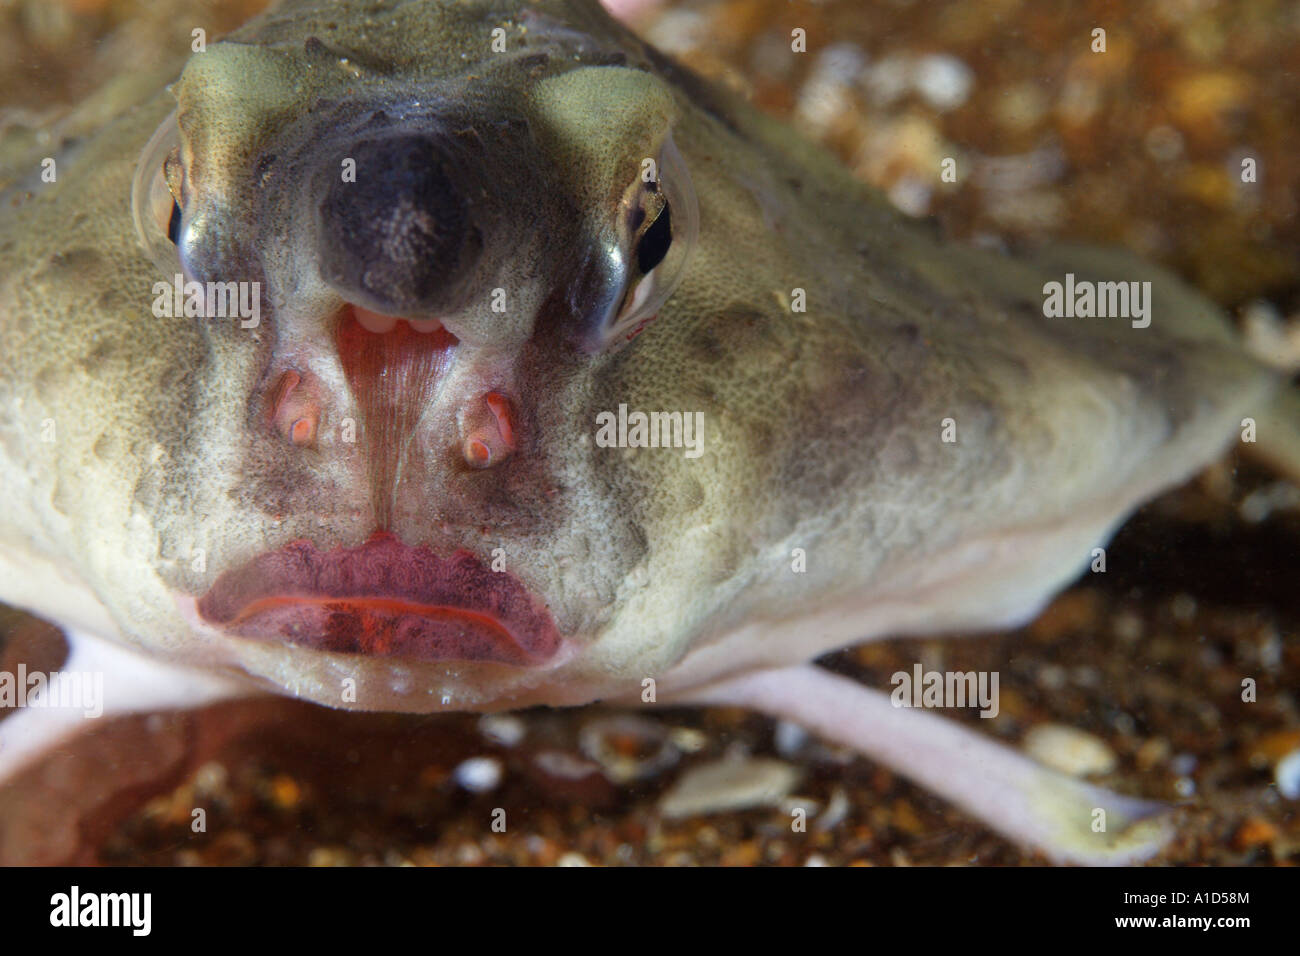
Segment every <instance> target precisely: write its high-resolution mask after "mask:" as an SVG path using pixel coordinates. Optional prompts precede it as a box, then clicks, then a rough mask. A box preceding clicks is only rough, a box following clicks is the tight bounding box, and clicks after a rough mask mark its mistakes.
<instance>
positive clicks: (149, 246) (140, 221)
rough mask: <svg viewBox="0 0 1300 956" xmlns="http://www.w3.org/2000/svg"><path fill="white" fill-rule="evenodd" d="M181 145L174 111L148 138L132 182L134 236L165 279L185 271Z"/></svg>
mask: <svg viewBox="0 0 1300 956" xmlns="http://www.w3.org/2000/svg"><path fill="white" fill-rule="evenodd" d="M180 146H181V140H180V129H179V128H178V127H177V125H176V114H175V113H173V114H171V115H170V116H168V117H167V119H166V120H164V121H163V124H162V125H161V126H159V127H158V129H157V131H156V132H155V133H154V134H153V136H152V137H150V139H149V142H148V144H147V145H146V146H145V148H144V152H143V153H142V154H141V156H140V162H139V163H138V164H137V165H136V168H135V176H134V178H133V180H132V182H131V215H132V218H133V219H134V220H135V232H136V235H137V236H138V237H139V239H140V244H141V246H142V247H143V249H144V252H145V255H146V256H148V257H149V260H150V261H151V262H152V263H153V264H154V266H155V267H156V268H157V269H158V270H159V271H160V272H161V273H162V274H163V275H164V276H166V277H167V278H171V277H172V276H174V275H176V274H177V273H183V272H184V271H185V270H184V269H183V268H182V266H181V257H180V249H179V247H180V244H181V239H182V237H183V235H184V229H185V225H184V224H185V219H184V216H185V210H184V206H183V204H182V202H181V198H182V185H183V180H184V170H183V168H182V164H181V158H180Z"/></svg>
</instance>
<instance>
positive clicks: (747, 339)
mask: <svg viewBox="0 0 1300 956" xmlns="http://www.w3.org/2000/svg"><path fill="white" fill-rule="evenodd" d="M128 92H129V93H130V97H129V102H127V103H126V104H124V105H121V106H120V107H119V108H117V109H116V110H114V109H111V108H109V107H107V106H102V105H99V106H97V107H96V109H95V110H94V111H91V112H93V117H94V124H97V125H94V128H93V129H88V131H87V132H86V133H85V135H84V136H82V137H80V138H79V139H78V140H77V141H76V142H75V144H70V145H69V146H68V147H67V148H66V150H65V151H64V152H63V153H62V154H60V155H59V156H58V157H56V158H57V161H58V177H57V180H56V181H55V182H49V183H46V182H38V181H36V180H35V179H33V178H32V177H31V176H30V175H29V176H27V177H26V178H24V179H21V180H18V179H17V178H16V177H15V176H13V175H10V176H7V177H6V179H8V180H10V181H11V182H13V183H14V184H13V185H11V186H10V187H9V188H8V190H7V191H6V193H5V195H4V196H3V209H4V211H3V214H2V218H0V250H3V253H4V260H5V264H6V265H5V270H4V275H3V276H2V277H0V482H3V487H4V493H5V497H6V498H7V499H8V502H9V506H8V507H7V508H6V509H5V510H4V512H3V515H2V516H0V574H2V578H0V580H2V581H3V583H2V584H0V600H3V601H4V602H5V603H8V604H11V605H13V606H16V607H19V608H22V609H25V610H27V611H30V612H31V613H33V614H36V615H38V616H40V617H44V618H46V619H49V620H51V621H54V622H57V623H58V624H60V625H61V626H63V627H64V628H65V629H67V630H68V631H69V632H70V633H72V634H74V635H76V641H77V642H80V643H84V644H85V645H86V646H91V647H94V648H96V650H95V651H94V653H97V654H100V655H106V657H105V658H104V659H111V660H123V661H125V660H129V661H131V662H132V663H131V664H129V665H125V666H126V670H128V671H129V670H131V668H133V667H138V668H140V670H141V673H143V674H146V675H147V674H148V673H149V668H150V667H154V666H156V667H157V668H160V671H159V673H165V674H167V675H170V676H169V677H168V680H170V681H172V684H173V686H175V687H183V688H187V691H186V693H188V694H190V697H189V702H191V703H192V702H194V701H195V700H206V699H211V698H212V697H216V696H224V695H231V694H238V693H253V692H265V691H270V692H273V693H279V694H285V695H290V696H295V697H301V698H305V699H307V700H311V701H314V702H316V703H319V704H322V705H325V706H330V707H342V708H351V709H359V710H390V711H409V712H434V711H441V710H481V711H492V710H504V709H513V708H519V707H526V706H532V705H538V704H544V705H554V706H564V705H578V704H584V703H588V702H591V701H596V700H606V701H614V702H625V703H629V704H633V705H636V704H639V703H641V702H644V701H647V700H657V701H673V700H676V701H692V700H699V701H722V702H726V701H732V700H741V701H743V702H746V703H749V704H750V705H752V706H756V707H758V708H760V709H765V710H768V711H769V712H773V713H784V714H787V715H790V716H793V717H795V718H796V719H803V720H804V721H805V722H806V723H809V724H812V725H814V726H817V727H818V728H819V729H821V730H822V731H823V732H825V733H828V734H829V735H831V736H834V735H835V726H842V727H845V728H848V727H850V725H852V724H853V723H854V719H855V718H854V717H853V716H852V715H851V714H849V711H852V710H853V709H854V705H853V704H852V702H851V701H852V700H853V699H854V698H853V695H852V694H851V693H849V692H848V691H847V690H846V689H844V688H842V687H840V685H838V684H836V685H834V689H835V693H833V694H830V695H828V697H827V700H831V699H838V695H839V694H840V692H841V691H843V692H844V694H845V696H844V700H845V704H844V707H845V708H846V710H844V711H842V712H838V713H841V716H843V718H844V719H843V720H838V718H836V717H835V715H834V714H827V713H818V714H811V713H807V712H806V705H803V706H804V709H801V705H800V704H799V703H798V702H796V701H791V700H788V699H783V697H782V694H781V690H780V688H781V687H782V686H789V687H795V686H800V687H802V686H803V685H804V684H805V683H806V682H808V681H811V682H812V686H813V687H816V686H818V682H819V680H820V678H818V677H816V676H815V673H817V672H815V671H814V670H813V669H811V668H808V667H806V666H805V665H806V664H807V662H809V661H812V660H813V659H815V658H817V657H818V656H820V655H822V654H825V653H827V652H829V651H832V650H835V649H838V648H842V647H845V646H849V645H851V644H853V643H856V642H860V641H864V640H870V639H876V638H882V637H888V636H896V635H901V634H912V633H931V632H935V631H954V630H979V629H987V628H991V627H997V626H1004V625H1007V624H1012V623H1016V622H1021V621H1024V620H1026V619H1028V618H1030V617H1032V616H1033V615H1034V614H1035V613H1036V611H1037V610H1038V609H1039V608H1040V607H1041V606H1042V604H1043V603H1044V602H1045V601H1046V600H1047V599H1049V598H1050V597H1051V596H1052V595H1053V594H1054V593H1055V592H1056V591H1057V590H1059V589H1060V588H1061V587H1063V586H1064V585H1066V584H1067V583H1069V581H1070V580H1071V579H1072V578H1073V577H1074V576H1076V575H1077V574H1078V573H1079V572H1080V571H1081V570H1082V569H1083V568H1084V567H1085V566H1086V565H1087V563H1088V561H1089V560H1090V559H1091V557H1092V549H1094V548H1095V547H1099V546H1103V545H1104V544H1105V542H1106V540H1107V538H1108V536H1109V535H1110V534H1111V532H1112V531H1113V530H1114V529H1115V528H1116V527H1117V526H1118V524H1119V523H1121V522H1122V521H1123V519H1124V518H1125V517H1126V516H1127V515H1128V514H1129V513H1130V512H1131V511H1132V510H1133V509H1134V508H1136V507H1137V506H1138V505H1139V504H1140V503H1142V502H1143V501H1145V500H1146V499H1148V498H1150V497H1151V496H1152V495H1154V494H1155V493H1157V492H1158V491H1160V490H1162V489H1164V488H1166V487H1169V486H1171V485H1173V484H1176V483H1178V482H1181V481H1183V480H1185V479H1186V478H1187V477H1188V476H1190V475H1191V474H1192V473H1194V472H1195V471H1196V470H1197V469H1198V468H1200V467H1201V466H1203V465H1204V464H1205V463H1206V462H1208V461H1210V460H1211V459H1213V458H1214V457H1215V456H1216V455H1218V454H1219V453H1220V452H1221V451H1222V450H1223V448H1224V447H1225V446H1226V445H1227V444H1228V443H1229V442H1231V441H1232V440H1233V439H1234V437H1235V435H1236V432H1237V430H1238V428H1239V427H1240V424H1241V421H1242V419H1243V418H1247V417H1249V416H1250V415H1252V414H1257V413H1259V411H1260V410H1261V409H1262V408H1263V406H1264V405H1265V404H1266V402H1267V401H1268V398H1269V396H1270V394H1271V393H1272V392H1273V390H1274V389H1275V388H1276V387H1277V376H1276V374H1275V373H1273V372H1270V371H1268V370H1266V369H1265V368H1263V367H1262V366H1261V365H1259V364H1258V363H1257V362H1256V361H1255V360H1254V359H1252V358H1251V357H1250V356H1249V355H1248V354H1247V353H1246V352H1245V351H1244V349H1243V348H1242V347H1241V345H1240V343H1239V342H1238V341H1237V340H1236V338H1235V336H1234V334H1233V332H1232V331H1231V329H1230V328H1229V326H1228V325H1227V323H1226V322H1225V321H1224V320H1223V317H1222V316H1221V314H1219V313H1218V311H1217V310H1216V309H1215V308H1214V307H1213V306H1211V305H1210V304H1209V303H1208V302H1206V301H1205V300H1203V299H1202V298H1201V297H1199V296H1198V295H1197V294H1196V293H1195V292H1193V291H1192V290H1190V289H1188V288H1187V287H1186V286H1184V285H1183V284H1181V283H1180V282H1179V281H1178V280H1177V279H1176V278H1175V277H1173V276H1171V275H1169V274H1167V273H1165V272H1163V271H1162V270H1159V269H1157V268H1155V267H1153V266H1150V265H1147V264H1144V263H1141V262H1139V261H1137V260H1134V259H1132V258H1131V257H1128V256H1126V255H1123V254H1120V253H1117V252H1110V251H1105V250H1097V249H1092V248H1088V247H1082V246H1057V247H1051V248H1047V249H1040V250H1034V251H1026V252H1023V253H1021V254H1018V255H1006V254H1002V253H998V252H994V251H990V250H986V249H977V248H974V247H971V246H967V245H960V244H955V243H948V242H944V241H942V240H941V239H940V238H939V237H938V236H937V235H936V234H935V233H934V231H933V229H932V228H931V227H930V226H928V225H927V224H925V223H921V222H917V221H914V220H912V219H909V218H907V217H905V216H903V215H901V214H900V213H899V212H897V211H896V210H895V209H893V208H892V207H891V206H890V205H889V204H888V203H887V202H886V201H885V200H884V199H882V198H881V197H880V196H879V195H878V194H877V193H875V192H874V191H873V190H871V189H870V188H869V187H867V186H865V185H863V184H861V183H860V182H858V181H856V180H855V179H854V178H853V177H852V176H851V175H850V174H849V173H848V172H847V171H846V170H844V169H843V168H842V167H841V166H840V165H839V164H838V163H837V162H836V161H835V160H834V159H832V158H830V157H829V156H828V155H826V154H824V153H822V152H821V151H820V150H819V149H818V148H816V147H814V146H812V145H810V144H807V143H805V142H804V141H802V140H801V139H799V138H798V137H797V136H795V135H793V134H792V133H791V132H790V131H789V130H788V129H787V128H785V127H784V126H782V125H780V124H778V123H776V122H775V121H773V120H771V119H769V118H767V117H765V116H763V115H762V114H760V113H758V112H757V111H756V110H754V109H753V108H751V107H750V106H748V105H747V104H745V103H743V102H741V101H740V100H739V99H737V98H735V97H734V96H731V95H730V94H727V93H725V92H723V91H721V90H718V89H715V88H714V87H711V86H709V85H707V84H706V83H704V82H703V81H701V80H700V79H698V78H697V77H695V76H694V75H693V74H691V73H689V72H688V71H686V70H684V69H683V68H681V67H679V66H677V65H676V64H674V63H673V62H672V61H670V60H669V59H667V58H666V57H664V56H663V55H662V54H660V53H658V52H657V51H655V50H654V49H652V48H651V47H649V46H647V45H646V44H645V43H644V42H642V41H641V40H639V39H638V38H637V37H636V36H635V35H633V34H632V33H631V32H630V31H629V30H628V29H627V28H626V27H624V26H622V25H621V24H619V23H617V22H616V21H614V20H612V19H610V18H609V17H608V16H607V15H606V14H605V13H603V12H602V11H601V9H600V8H599V7H598V6H597V5H596V4H595V3H594V2H588V0H547V2H539V3H516V2H496V0H493V2H463V3H451V2H444V0H422V2H390V3H383V4H375V3H373V2H366V3H353V2H348V0H342V2H336V3H324V2H319V0H315V2H286V3H283V4H281V5H280V6H278V7H276V8H275V9H274V10H272V11H271V12H269V13H267V14H265V15H263V16H261V17H259V18H257V19H256V20H254V21H252V22H251V23H249V24H248V25H247V26H245V27H243V28H242V29H240V30H239V31H237V32H235V33H234V34H232V35H231V36H229V37H227V38H225V39H223V40H221V41H219V42H213V43H209V44H208V45H207V46H206V49H204V50H203V51H202V52H196V53H194V54H193V55H192V56H190V57H189V58H188V61H187V62H186V63H185V65H184V68H183V71H181V72H180V73H179V79H177V81H176V82H175V83H174V84H172V85H171V86H169V87H166V88H159V89H152V90H150V89H149V88H148V87H147V86H146V85H145V84H144V83H140V82H137V83H135V84H134V85H133V86H132V87H130V89H129V91H128ZM86 123H87V125H88V126H90V125H92V123H91V121H90V120H87V121H86ZM1053 283H1058V284H1060V288H1061V290H1062V292H1061V294H1062V295H1064V291H1063V290H1064V289H1065V288H1066V283H1068V284H1069V285H1068V288H1069V290H1070V292H1071V293H1073V292H1074V291H1075V290H1076V289H1083V288H1085V287H1087V286H1089V284H1092V286H1093V287H1094V288H1096V289H1100V290H1102V296H1103V297H1104V296H1105V295H1106V294H1110V295H1111V296H1112V297H1113V296H1117V295H1118V290H1119V288H1120V284H1122V286H1123V289H1124V291H1125V292H1128V291H1130V290H1131V291H1132V299H1131V302H1130V304H1131V305H1132V306H1133V307H1134V308H1131V309H1129V312H1130V313H1132V314H1122V315H1111V316H1108V317H1104V318H1103V317H1098V316H1096V315H1092V316H1080V315H1071V314H1061V313H1062V312H1063V310H1062V309H1053V308H1052V307H1051V306H1050V305H1048V304H1047V300H1048V299H1049V298H1050V297H1051V295H1052V294H1053V293H1052V291H1051V290H1052V284H1053ZM228 284H229V285H228ZM1103 284H1115V285H1103ZM1107 290H1109V292H1107ZM1066 298H1067V299H1068V302H1069V304H1070V305H1071V306H1072V305H1073V304H1074V303H1075V302H1076V297H1075V296H1074V295H1068V296H1066ZM1139 303H1144V304H1142V305H1141V306H1140V307H1139ZM1142 311H1144V312H1145V314H1140V313H1141V312H1142ZM214 312H215V313H219V314H213V313H214ZM187 313H188V314H187ZM88 653H89V652H88ZM74 654H75V652H74ZM177 675H184V676H177ZM781 675H786V677H785V678H784V680H785V684H784V685H783V684H782V679H783V678H782V677H781ZM836 680H839V679H838V678H837V679H836ZM146 684H148V680H147V678H141V679H140V680H138V681H135V682H132V681H127V680H123V681H122V682H121V684H120V685H119V686H120V687H121V688H128V687H129V688H139V687H141V686H144V685H146ZM112 687H113V681H112V680H111V679H110V680H109V689H108V690H107V691H106V693H107V694H109V695H110V696H111V695H112V693H113V690H112ZM133 693H134V692H133ZM799 693H800V694H801V695H803V696H804V697H806V696H807V694H806V693H804V691H802V690H801V691H800V692H799ZM647 695H648V696H647ZM173 696H177V695H173ZM179 696H182V697H183V696H184V694H181V695H179ZM814 696H816V694H815V692H814ZM168 702H169V700H168V697H167V695H166V694H156V695H155V694H150V693H146V692H140V693H139V694H138V695H137V697H136V698H132V697H131V695H130V694H128V693H127V692H126V691H125V690H121V691H119V693H118V705H117V709H119V710H133V709H134V710H138V709H145V708H146V707H162V706H164V705H166V704H167V703H168ZM181 704H182V701H181V700H176V701H175V702H174V703H172V704H171V705H172V706H179V705H181ZM867 712H869V711H868V710H862V711H860V712H859V717H860V715H861V713H867ZM918 716H922V715H918ZM923 716H924V717H926V718H927V719H929V720H933V719H934V718H932V717H930V715H923ZM837 720H838V724H837ZM936 726H937V725H936ZM2 727H4V724H3V723H0V728H2ZM924 728H925V729H923V730H920V731H918V735H919V737H926V739H932V740H937V739H940V738H943V739H946V738H944V737H943V735H944V734H946V733H947V731H946V730H933V729H931V725H930V724H928V723H927V724H924ZM24 732H25V731H24ZM61 732H68V731H66V730H65V731H61ZM18 733H19V731H18V730H11V731H10V737H11V739H12V738H14V737H15V735H16V734H18ZM899 733H902V732H901V731H900V732H899ZM873 734H874V732H873V731H872V729H871V727H870V726H862V727H859V728H858V729H857V730H852V729H846V730H844V731H843V735H844V736H846V737H847V738H848V739H849V741H850V742H851V743H854V744H855V745H857V746H859V747H860V748H861V749H865V750H867V751H868V752H871V750H870V747H871V744H870V738H872V737H873ZM926 735H930V736H928V737H927V736H926ZM37 736H38V735H33V736H32V737H31V738H30V739H32V740H35V739H37ZM953 746H954V748H956V749H960V748H959V747H957V744H956V743H954V744H953ZM988 746H989V747H992V746H994V745H992V744H989V745H988ZM940 749H942V748H940ZM10 750H11V754H14V755H22V756H23V760H29V759H31V758H32V756H33V755H34V754H35V752H36V748H35V747H26V748H25V747H24V746H22V745H21V744H20V745H18V746H11V748H10ZM0 759H3V758H2V757H0ZM944 759H947V758H944ZM1016 759H1019V758H1016ZM897 762H898V763H900V764H905V763H906V762H907V758H906V756H901V757H898V758H897ZM21 765H22V761H20V760H18V758H17V756H13V757H12V758H11V760H10V765H9V766H10V769H11V770H12V771H13V772H16V771H17V770H18V769H20V767H21ZM1007 767H1008V769H1007V773H1006V775H1005V776H1004V777H1003V778H1002V779H1004V780H1013V781H1017V782H1015V783H1008V784H1007V787H1008V788H1018V789H1017V792H1022V793H1027V792H1029V791H1031V790H1032V789H1033V786H1036V785H1037V784H1038V783H1039V782H1041V779H1043V778H1040V777H1039V776H1038V775H1037V772H1036V771H1034V770H1031V769H1027V768H1025V767H1022V766H1021V765H1020V764H1008V765H1007ZM936 773H937V771H936ZM919 776H920V777H921V778H922V779H928V778H926V774H925V772H921V773H920V774H919ZM934 785H935V786H938V787H939V788H940V789H942V785H941V784H939V783H935V784H934ZM1026 799H1031V798H1028V797H1027V798H1026ZM1032 799H1038V798H1032ZM998 802H999V794H998V793H997V791H996V790H995V789H990V792H989V795H988V800H986V801H985V803H987V804H989V805H990V806H991V805H993V804H997V803H998ZM1003 802H1006V801H1003ZM1048 802H1050V801H1048ZM983 806H984V804H981V805H980V807H983ZM980 807H976V808H975V809H976V812H980V813H984V815H986V816H996V812H995V811H994V810H992V809H987V808H986V809H980ZM1134 815H1135V816H1138V815H1140V814H1134ZM1004 823H1005V825H1003V827H1002V828H1003V829H1004V831H1007V832H1014V823H1007V822H1005V821H1004ZM1074 823H1079V825H1080V826H1083V824H1082V823H1080V822H1079V821H1074V822H1072V824H1071V825H1074ZM1015 835H1017V836H1020V837H1021V838H1023V839H1025V840H1028V841H1030V842H1037V843H1038V844H1040V845H1044V846H1048V847H1049V849H1050V848H1052V846H1053V845H1054V844H1053V843H1052V840H1053V839H1054V838H1053V837H1051V836H1050V835H1049V836H1044V835H1043V834H1042V833H1038V832H1035V833H1015ZM1060 845H1061V846H1064V841H1061V843H1060ZM1109 849H1110V845H1108V848H1107V850H1106V852H1109ZM1098 852H1101V851H1098ZM1058 855H1059V856H1061V857H1062V858H1085V857H1086V856H1087V853H1086V852H1085V851H1082V850H1079V849H1078V847H1075V848H1074V849H1065V850H1061V852H1060V853H1059V854H1058Z"/></svg>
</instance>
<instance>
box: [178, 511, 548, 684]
mask: <svg viewBox="0 0 1300 956" xmlns="http://www.w3.org/2000/svg"><path fill="white" fill-rule="evenodd" d="M198 612H199V616H200V617H201V618H202V619H203V620H204V621H206V622H208V623H210V624H214V625H218V626H220V627H222V628H223V629H224V630H226V631H229V632H231V633H234V634H237V635H239V636H241V637H248V638H254V639H257V640H264V641H271V642H279V643H290V644H294V645H299V646H306V647H310V648H313V649H315V650H320V651H329V652H332V653H339V654H358V655H364V656H368V657H398V658H408V659H414V660H424V661H449V660H460V661H494V662H497V663H502V664H511V665H515V666H520V667H529V666H537V665H540V664H544V663H546V662H547V661H549V660H550V659H551V658H553V657H554V656H555V655H556V653H557V652H558V651H559V650H560V645H561V643H562V640H561V638H560V634H559V631H558V630H557V629H556V627H555V623H554V622H553V621H552V620H551V616H550V614H549V613H548V612H547V610H546V608H545V605H544V604H542V603H541V602H540V601H538V600H537V599H535V598H534V597H533V595H532V594H531V593H530V592H529V591H528V589H527V588H525V587H524V586H523V585H522V584H521V583H520V582H519V581H518V580H517V579H516V578H514V577H513V576H512V575H510V574H509V573H507V572H505V571H493V570H491V569H490V568H488V567H486V566H485V565H484V564H483V563H482V562H481V561H480V560H479V559H478V558H476V557H475V556H474V555H473V554H471V553H470V552H469V551H464V550H461V551H456V552H455V553H453V554H452V555H451V556H450V557H445V558H444V557H439V556H438V555H436V554H434V553H433V552H432V551H430V550H429V549H428V548H426V547H412V546H410V545H407V544H404V543H403V542H401V541H400V540H398V539H397V538H396V537H395V536H394V535H392V534H388V533H385V532H380V533H376V534H375V535H374V536H372V537H371V538H370V540H368V541H366V542H365V543H364V544H362V545H359V546H357V547H354V548H342V547H340V548H335V549H333V550H330V551H321V550H320V549H318V548H317V547H316V545H315V544H313V543H312V542H310V541H294V542H292V543H290V544H288V545H285V546H284V547H282V548H280V549H278V550H275V551H268V552H266V553H264V554H260V555H258V556H257V557H255V558H253V559H252V560H251V561H249V562H247V563H246V564H244V565H242V566H240V567H238V568H235V569H233V570H230V571H226V572H224V573H223V574H222V575H221V576H220V577H218V578H217V580H216V583H214V584H213V585H212V587H211V588H209V589H208V591H207V592H206V593H205V594H204V595H203V596H202V597H201V598H199V599H198Z"/></svg>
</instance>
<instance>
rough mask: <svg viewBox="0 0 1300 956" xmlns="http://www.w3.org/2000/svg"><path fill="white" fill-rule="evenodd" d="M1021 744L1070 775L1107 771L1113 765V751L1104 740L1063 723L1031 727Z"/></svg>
mask: <svg viewBox="0 0 1300 956" xmlns="http://www.w3.org/2000/svg"><path fill="white" fill-rule="evenodd" d="M1024 747H1025V752H1026V753H1028V754H1029V755H1030V756H1031V757H1033V758H1034V759H1035V760H1037V761H1038V762H1039V763H1041V764H1044V765H1046V766H1048V767H1052V768H1053V769H1056V770H1059V771H1061V772H1062V773H1068V774H1070V775H1071V776H1073V777H1086V776H1089V775H1091V774H1099V773H1110V772H1111V771H1112V770H1114V769H1115V765H1116V757H1115V751H1114V750H1112V749H1111V748H1110V745H1109V744H1107V743H1106V741H1104V740H1102V739H1101V738H1100V737H1097V736H1094V735H1093V734H1089V733H1085V732H1084V731H1082V730H1076V729H1075V728H1073V727H1067V726H1065V725H1064V724H1039V725H1038V726H1036V727H1033V728H1031V729H1030V731H1029V733H1027V734H1025V744H1024Z"/></svg>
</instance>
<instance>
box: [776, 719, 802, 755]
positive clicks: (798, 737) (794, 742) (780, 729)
mask: <svg viewBox="0 0 1300 956" xmlns="http://www.w3.org/2000/svg"><path fill="white" fill-rule="evenodd" d="M773 742H774V743H775V745H776V752H777V753H779V754H780V755H781V756H782V757H793V756H795V755H796V754H797V753H799V751H800V750H802V749H803V747H804V744H806V743H807V742H808V731H806V730H804V729H803V728H802V727H800V726H799V725H798V724H796V723H794V722H793V721H789V720H779V721H777V723H776V730H775V731H774V733H773Z"/></svg>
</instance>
